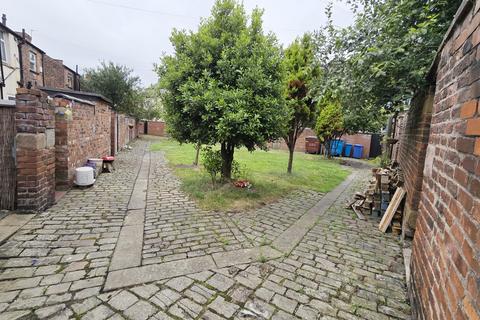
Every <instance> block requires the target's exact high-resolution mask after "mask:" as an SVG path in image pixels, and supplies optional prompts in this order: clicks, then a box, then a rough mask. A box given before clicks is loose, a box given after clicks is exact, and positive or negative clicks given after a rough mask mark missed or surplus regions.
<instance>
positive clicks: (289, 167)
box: [287, 145, 295, 173]
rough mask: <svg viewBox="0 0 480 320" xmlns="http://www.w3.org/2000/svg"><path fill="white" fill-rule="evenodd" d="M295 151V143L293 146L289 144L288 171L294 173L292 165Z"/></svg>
mask: <svg viewBox="0 0 480 320" xmlns="http://www.w3.org/2000/svg"><path fill="white" fill-rule="evenodd" d="M294 151H295V145H294V147H293V148H292V147H291V146H288V153H289V154H288V167H287V173H292V165H293V152H294Z"/></svg>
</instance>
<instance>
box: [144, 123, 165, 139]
mask: <svg viewBox="0 0 480 320" xmlns="http://www.w3.org/2000/svg"><path fill="white" fill-rule="evenodd" d="M147 122H148V123H147V130H148V132H147V134H150V135H152V136H160V137H163V136H165V122H163V121H147Z"/></svg>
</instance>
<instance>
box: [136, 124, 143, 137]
mask: <svg viewBox="0 0 480 320" xmlns="http://www.w3.org/2000/svg"><path fill="white" fill-rule="evenodd" d="M144 133H145V121H138V123H137V136H139V135H141V134H144Z"/></svg>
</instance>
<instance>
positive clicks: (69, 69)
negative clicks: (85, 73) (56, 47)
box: [63, 65, 80, 75]
mask: <svg viewBox="0 0 480 320" xmlns="http://www.w3.org/2000/svg"><path fill="white" fill-rule="evenodd" d="M63 67H64V68H65V69H67V70H68V71H70V72H73V73H74V74H76V75H80V74H79V73H78V72H77V71H75V70H73V69H71V68H69V67H67V66H66V65H63Z"/></svg>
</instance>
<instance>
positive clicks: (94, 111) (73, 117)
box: [54, 98, 111, 189]
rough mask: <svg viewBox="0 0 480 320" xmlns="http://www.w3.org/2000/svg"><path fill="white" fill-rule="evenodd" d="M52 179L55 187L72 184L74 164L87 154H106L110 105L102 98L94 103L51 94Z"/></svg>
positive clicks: (81, 164) (76, 165)
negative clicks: (53, 134)
mask: <svg viewBox="0 0 480 320" xmlns="http://www.w3.org/2000/svg"><path fill="white" fill-rule="evenodd" d="M54 100H55V104H56V106H57V110H56V122H57V125H56V128H55V132H56V137H57V139H56V149H57V152H56V159H57V161H56V183H57V187H58V188H59V189H64V188H68V187H69V186H71V185H72V183H73V180H74V177H75V168H78V167H81V166H83V165H84V164H85V163H86V161H87V160H88V158H99V157H102V156H105V155H110V154H111V151H110V148H111V109H110V106H109V105H107V104H106V103H104V102H103V101H100V100H98V101H92V102H93V103H94V105H90V104H85V103H81V102H78V101H70V100H67V99H63V98H55V99H54Z"/></svg>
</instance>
